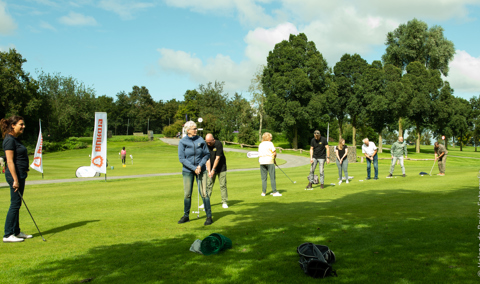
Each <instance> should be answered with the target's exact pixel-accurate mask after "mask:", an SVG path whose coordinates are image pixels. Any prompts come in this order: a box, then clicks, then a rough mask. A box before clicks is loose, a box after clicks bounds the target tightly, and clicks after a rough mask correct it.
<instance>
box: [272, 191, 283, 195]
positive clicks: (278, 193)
mask: <svg viewBox="0 0 480 284" xmlns="http://www.w3.org/2000/svg"><path fill="white" fill-rule="evenodd" d="M272 195H273V196H282V194H281V193H280V192H278V191H277V192H275V193H272Z"/></svg>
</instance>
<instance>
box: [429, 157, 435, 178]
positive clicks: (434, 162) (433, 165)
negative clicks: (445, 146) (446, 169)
mask: <svg viewBox="0 0 480 284" xmlns="http://www.w3.org/2000/svg"><path fill="white" fill-rule="evenodd" d="M435 162H436V160H433V166H432V169H431V170H430V175H432V171H433V167H435Z"/></svg>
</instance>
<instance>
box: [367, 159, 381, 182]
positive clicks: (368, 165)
mask: <svg viewBox="0 0 480 284" xmlns="http://www.w3.org/2000/svg"><path fill="white" fill-rule="evenodd" d="M371 163H372V161H370V159H369V158H367V177H368V178H370V169H371ZM373 168H374V169H375V178H378V155H377V154H375V156H373Z"/></svg>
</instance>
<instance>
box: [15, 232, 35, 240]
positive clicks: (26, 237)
mask: <svg viewBox="0 0 480 284" xmlns="http://www.w3.org/2000/svg"><path fill="white" fill-rule="evenodd" d="M15 237H17V238H21V239H31V238H33V236H32V235H27V234H25V233H23V232H20V234H18V235H16V236H15Z"/></svg>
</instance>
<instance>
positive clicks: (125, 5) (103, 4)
mask: <svg viewBox="0 0 480 284" xmlns="http://www.w3.org/2000/svg"><path fill="white" fill-rule="evenodd" d="M98 6H99V7H100V8H102V9H104V10H107V11H110V12H114V13H115V14H118V15H119V16H120V17H121V18H122V19H124V20H129V19H132V18H133V15H132V14H133V13H135V12H136V11H140V10H145V9H148V8H151V7H154V6H155V4H153V3H146V2H138V1H129V0H102V1H100V2H99V4H98Z"/></svg>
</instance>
